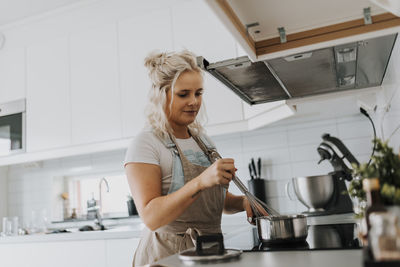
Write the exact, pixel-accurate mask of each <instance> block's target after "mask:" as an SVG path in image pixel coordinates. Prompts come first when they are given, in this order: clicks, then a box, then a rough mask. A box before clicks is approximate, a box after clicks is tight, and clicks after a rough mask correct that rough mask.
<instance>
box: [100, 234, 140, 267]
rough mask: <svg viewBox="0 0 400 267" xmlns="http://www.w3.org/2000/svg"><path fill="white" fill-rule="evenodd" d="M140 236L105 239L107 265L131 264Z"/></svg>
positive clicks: (108, 266) (112, 266)
mask: <svg viewBox="0 0 400 267" xmlns="http://www.w3.org/2000/svg"><path fill="white" fill-rule="evenodd" d="M139 241H140V238H129V239H110V240H106V258H107V267H114V266H132V261H133V256H134V254H135V250H136V248H137V246H138V245H139Z"/></svg>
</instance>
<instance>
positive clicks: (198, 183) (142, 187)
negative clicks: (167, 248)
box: [125, 159, 235, 230]
mask: <svg viewBox="0 0 400 267" xmlns="http://www.w3.org/2000/svg"><path fill="white" fill-rule="evenodd" d="M125 170H126V174H127V177H128V183H129V187H130V189H131V193H132V196H133V198H134V200H135V205H136V208H137V210H138V212H139V215H140V217H141V218H142V220H143V222H144V223H145V224H146V226H147V227H148V228H149V229H150V230H155V229H157V228H159V227H161V226H163V225H166V224H168V223H170V222H172V221H174V220H175V219H176V218H178V217H179V216H180V215H181V214H182V213H183V212H184V211H185V210H186V209H187V208H188V207H189V206H190V205H191V204H192V203H193V202H194V201H195V200H196V199H197V197H198V194H199V193H200V191H201V190H204V189H206V188H208V187H212V186H214V185H217V184H228V183H229V182H230V181H231V179H232V173H234V172H235V166H234V162H233V159H220V160H218V161H216V162H214V164H212V165H211V166H210V167H208V168H207V169H206V170H205V171H204V172H203V173H201V174H200V175H199V176H197V177H196V178H194V179H192V180H191V181H190V182H188V183H186V184H185V185H184V186H183V187H182V188H180V189H179V190H177V191H175V192H174V193H171V194H168V195H166V196H162V195H161V168H160V167H159V166H158V165H154V164H146V163H129V164H127V165H126V166H125Z"/></svg>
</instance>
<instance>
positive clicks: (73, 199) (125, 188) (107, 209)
mask: <svg viewBox="0 0 400 267" xmlns="http://www.w3.org/2000/svg"><path fill="white" fill-rule="evenodd" d="M103 178H104V179H103ZM64 179H65V180H64V184H65V185H66V187H67V188H66V189H67V192H68V194H69V199H70V201H69V206H70V207H69V208H70V210H72V209H73V208H75V209H76V213H77V215H78V217H86V215H87V201H88V200H91V199H92V198H94V199H95V200H96V201H97V205H100V207H101V214H102V216H103V217H124V216H128V207H127V203H126V201H127V200H128V199H127V196H128V195H130V192H129V185H128V181H127V179H126V176H125V174H121V173H110V174H106V175H85V176H73V177H65V178H64ZM100 188H101V203H100ZM107 189H108V190H107ZM107 191H108V192H107Z"/></svg>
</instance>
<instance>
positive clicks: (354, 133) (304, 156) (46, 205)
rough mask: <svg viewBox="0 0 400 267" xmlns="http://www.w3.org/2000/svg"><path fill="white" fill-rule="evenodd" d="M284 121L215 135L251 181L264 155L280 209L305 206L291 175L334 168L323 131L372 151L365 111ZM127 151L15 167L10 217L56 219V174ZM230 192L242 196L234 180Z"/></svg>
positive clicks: (113, 166) (118, 165)
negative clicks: (255, 162) (288, 187)
mask: <svg viewBox="0 0 400 267" xmlns="http://www.w3.org/2000/svg"><path fill="white" fill-rule="evenodd" d="M310 120H312V118H308V121H307V120H306V121H304V120H300V121H299V120H298V122H297V123H293V122H290V123H289V122H285V123H283V122H281V123H279V124H276V125H274V126H269V127H266V128H263V129H259V130H256V131H251V132H244V133H237V134H231V135H224V136H217V137H213V140H214V141H215V143H216V145H217V147H218V149H219V151H220V153H221V154H222V155H223V156H224V157H232V158H234V159H235V163H236V166H237V168H238V172H237V174H238V176H239V177H240V178H241V179H242V180H243V181H244V182H245V183H247V181H246V180H248V179H249V173H248V168H247V164H248V162H249V161H250V158H251V157H254V158H257V157H261V159H262V178H264V179H267V180H268V181H269V182H268V188H267V189H268V190H267V192H268V201H269V202H270V203H271V204H272V206H273V207H274V208H276V209H278V210H279V211H281V212H297V211H303V210H305V207H304V206H303V205H302V204H300V203H298V202H297V201H291V200H289V199H288V198H287V196H286V195H285V190H284V187H285V184H286V183H287V182H288V181H289V179H290V178H291V177H294V176H302V175H316V174H326V173H328V172H330V171H332V167H331V166H330V164H329V163H328V162H323V163H321V164H320V165H318V164H317V162H318V160H319V155H318V153H317V150H316V148H317V146H318V145H319V143H320V142H321V140H322V139H321V135H322V134H323V133H330V134H331V135H333V136H336V137H339V138H341V139H342V141H343V142H344V143H345V145H346V146H347V147H348V148H349V149H350V151H352V152H353V153H354V155H355V157H356V158H357V159H358V160H359V161H366V160H367V159H368V158H369V155H370V153H371V138H372V129H371V126H370V124H369V122H368V120H367V119H365V118H364V117H362V116H361V115H353V116H347V117H341V118H330V119H322V120H319V121H310ZM124 153H125V151H122V150H121V151H114V152H108V153H99V154H93V155H87V156H79V157H71V158H64V159H56V160H49V161H44V162H43V163H37V164H28V165H17V166H12V167H11V168H10V169H9V171H8V177H9V178H8V215H9V216H20V217H23V218H25V219H27V218H29V216H30V213H31V210H36V211H40V212H41V210H43V209H44V210H46V211H47V212H48V217H49V218H50V213H51V214H52V215H53V216H52V217H53V218H54V217H57V214H59V213H60V208H61V207H60V203H54V199H55V198H56V196H53V194H54V192H53V191H52V187H53V177H59V176H69V175H78V174H88V173H102V172H108V171H123V166H122V162H123V158H124ZM230 190H231V191H232V192H233V193H235V194H240V192H239V191H238V189H237V188H236V187H235V186H234V185H233V184H232V185H231V187H230Z"/></svg>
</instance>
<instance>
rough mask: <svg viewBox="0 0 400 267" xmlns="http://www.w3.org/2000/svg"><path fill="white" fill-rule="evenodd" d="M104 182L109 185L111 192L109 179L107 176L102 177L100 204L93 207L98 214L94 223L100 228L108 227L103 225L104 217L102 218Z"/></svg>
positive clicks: (108, 190) (108, 188)
mask: <svg viewBox="0 0 400 267" xmlns="http://www.w3.org/2000/svg"><path fill="white" fill-rule="evenodd" d="M103 182H104V184H105V185H106V187H107V192H110V186H109V185H108V182H107V179H106V178H105V177H103V178H101V180H100V183H99V205H98V206H96V207H93V209H94V210H95V211H96V216H95V220H94V223H95V224H96V225H98V226H99V227H100V230H105V229H106V228H105V227H104V225H103V219H102V217H101V216H102V207H103V203H102V190H101V189H102V185H103Z"/></svg>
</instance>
